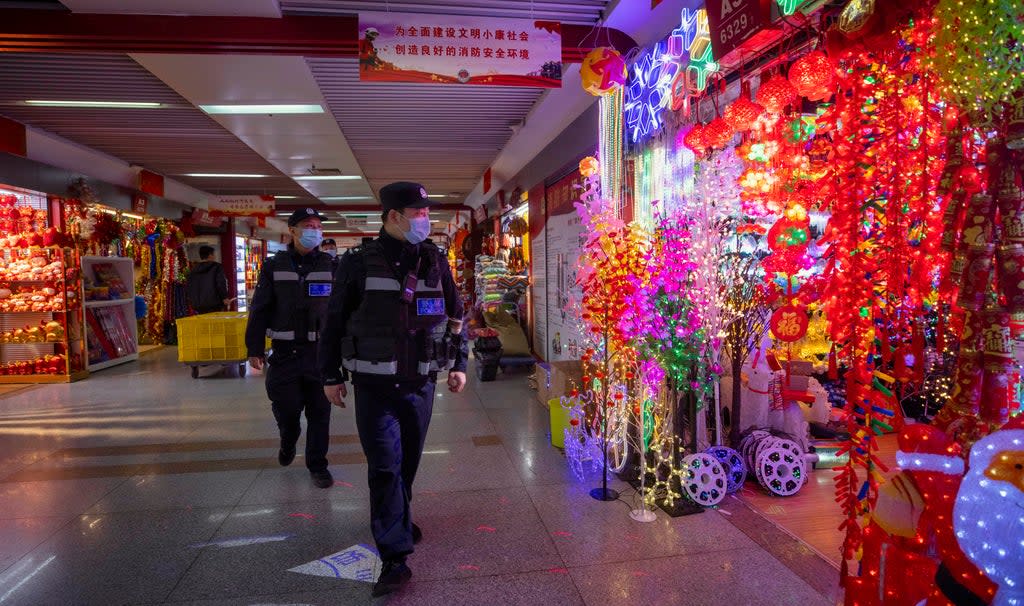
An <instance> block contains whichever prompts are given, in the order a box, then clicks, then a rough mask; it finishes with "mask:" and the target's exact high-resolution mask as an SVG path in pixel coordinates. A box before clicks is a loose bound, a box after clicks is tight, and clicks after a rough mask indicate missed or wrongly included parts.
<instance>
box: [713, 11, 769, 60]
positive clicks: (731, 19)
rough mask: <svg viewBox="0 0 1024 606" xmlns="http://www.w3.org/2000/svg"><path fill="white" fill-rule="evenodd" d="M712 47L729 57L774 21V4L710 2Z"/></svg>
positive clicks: (718, 52)
mask: <svg viewBox="0 0 1024 606" xmlns="http://www.w3.org/2000/svg"><path fill="white" fill-rule="evenodd" d="M705 8H706V9H707V11H708V23H709V25H710V29H711V47H712V49H713V50H714V53H715V57H719V58H721V57H725V56H726V55H727V54H729V53H730V52H732V51H733V50H735V49H736V48H738V47H739V46H740V45H742V44H743V43H744V42H746V41H747V40H749V39H750V38H752V37H753V36H754V35H755V34H757V33H758V32H759V31H761V30H762V29H764V28H765V27H766V26H767V25H768V24H769V23H770V21H771V0H707V1H706V4H705Z"/></svg>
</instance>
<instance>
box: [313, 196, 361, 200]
mask: <svg viewBox="0 0 1024 606" xmlns="http://www.w3.org/2000/svg"><path fill="white" fill-rule="evenodd" d="M320 199H321V200H373V198H372V197H371V196H323V197H321V198H320Z"/></svg>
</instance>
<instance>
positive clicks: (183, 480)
mask: <svg viewBox="0 0 1024 606" xmlns="http://www.w3.org/2000/svg"><path fill="white" fill-rule="evenodd" d="M259 473H260V472H259V471H220V472H207V473H183V474H171V475H150V476H135V477H132V478H128V481H127V482H125V483H123V484H121V485H120V486H118V487H117V488H116V489H114V491H113V492H111V493H110V494H108V495H107V496H105V497H103V498H102V499H100V500H99V502H97V503H96V504H95V505H93V506H92V508H91V509H90V510H89V513H105V512H111V511H142V510H160V509H190V508H194V507H233V506H234V505H235V503H237V502H238V499H239V498H240V497H241V496H242V494H244V493H245V492H246V491H247V490H248V489H249V486H251V485H252V483H253V481H254V480H255V479H256V476H258V475H259Z"/></svg>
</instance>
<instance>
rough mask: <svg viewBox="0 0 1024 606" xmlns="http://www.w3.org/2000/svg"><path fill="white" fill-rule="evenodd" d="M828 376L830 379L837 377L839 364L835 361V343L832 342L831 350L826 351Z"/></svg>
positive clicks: (836, 378)
mask: <svg viewBox="0 0 1024 606" xmlns="http://www.w3.org/2000/svg"><path fill="white" fill-rule="evenodd" d="M828 378H829V379H830V380H832V381H835V380H838V379H839V365H838V364H837V363H836V344H835V343H833V344H832V350H831V351H829V352H828Z"/></svg>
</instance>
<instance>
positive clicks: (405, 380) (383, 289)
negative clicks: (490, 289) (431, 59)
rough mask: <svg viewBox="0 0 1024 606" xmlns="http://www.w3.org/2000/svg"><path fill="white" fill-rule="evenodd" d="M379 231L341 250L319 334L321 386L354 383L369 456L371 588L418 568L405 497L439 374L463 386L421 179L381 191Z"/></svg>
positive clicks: (390, 586) (448, 287)
mask: <svg viewBox="0 0 1024 606" xmlns="http://www.w3.org/2000/svg"><path fill="white" fill-rule="evenodd" d="M380 201H381V205H382V206H383V211H384V212H383V216H382V220H383V221H384V227H383V228H382V229H381V231H380V234H379V236H378V237H377V238H376V239H374V240H372V241H371V242H369V243H366V244H363V245H361V246H359V247H357V248H355V249H353V250H352V251H350V252H349V253H348V254H346V255H345V256H343V257H342V258H341V261H340V262H339V265H338V271H337V272H336V273H335V277H334V279H335V290H334V293H333V294H332V295H331V300H330V304H329V305H328V309H327V322H326V326H325V327H324V332H323V337H322V339H321V341H320V369H321V374H322V375H323V379H324V388H323V390H324V394H326V396H327V398H328V399H329V400H330V401H331V403H332V404H334V405H336V406H340V407H344V406H345V402H344V398H345V397H347V395H348V390H347V388H346V386H345V382H346V381H348V380H349V379H351V381H352V385H353V387H354V391H355V417H356V427H357V428H358V431H359V441H360V443H361V444H362V448H363V452H364V454H365V455H366V459H367V463H368V473H367V475H368V480H369V485H370V522H371V529H372V531H373V538H374V540H375V541H376V544H377V549H378V551H379V553H380V557H381V559H382V560H383V562H384V566H383V569H382V571H381V574H380V577H379V578H378V580H377V582H376V584H375V585H374V588H373V595H374V596H381V595H385V594H387V593H391V592H392V591H395V590H396V589H398V588H399V587H401V586H402V585H403V584H404V583H406V582H407V581H408V580H409V578H410V577H411V576H412V571H411V570H410V569H409V566H408V565H407V564H406V558H407V556H409V555H410V554H411V553H412V552H413V544H415V543H418V542H419V540H420V538H421V537H422V532H421V531H420V529H419V527H418V526H417V525H416V524H414V523H413V521H412V515H411V513H410V507H409V502H410V501H411V499H412V486H413V480H414V479H415V477H416V470H417V468H418V467H419V463H420V458H421V457H422V455H423V444H424V441H425V440H426V435H427V428H428V426H429V425H430V417H431V414H432V412H433V406H434V391H435V389H436V383H437V374H438V373H439V372H442V371H444V370H448V369H449V367H450V369H451V370H450V371H449V372H448V379H447V382H448V388H449V390H451V391H452V392H454V393H458V392H460V391H462V390H463V388H464V387H465V386H466V362H467V357H468V351H467V345H466V341H465V338H464V337H463V335H462V302H461V299H460V298H459V292H458V289H457V288H456V287H455V281H454V280H453V279H452V274H451V270H450V269H449V267H448V262H447V260H446V259H445V257H444V255H443V254H442V253H441V251H440V250H439V249H438V248H437V246H435V245H434V244H433V243H432V242H430V241H429V240H427V236H428V235H429V234H430V210H429V209H430V206H431V205H432V201H431V200H430V199H429V198H428V196H427V192H426V190H425V189H423V187H422V186H420V185H419V184H417V183H409V182H398V183H392V184H390V185H387V186H385V187H383V188H382V189H381V190H380Z"/></svg>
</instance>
